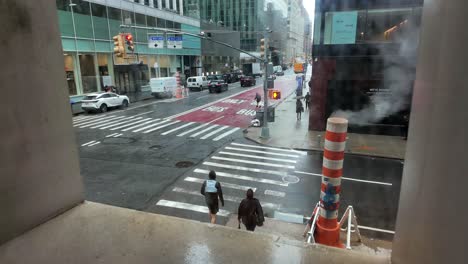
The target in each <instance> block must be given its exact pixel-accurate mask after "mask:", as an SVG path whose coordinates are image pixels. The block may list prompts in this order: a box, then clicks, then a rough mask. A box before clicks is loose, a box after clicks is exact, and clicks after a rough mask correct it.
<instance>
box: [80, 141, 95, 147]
mask: <svg viewBox="0 0 468 264" xmlns="http://www.w3.org/2000/svg"><path fill="white" fill-rule="evenodd" d="M94 142H96V140H93V141H90V142H87V143H84V144H83V145H81V146H82V147H84V146H87V145H89V144H93V143H94Z"/></svg>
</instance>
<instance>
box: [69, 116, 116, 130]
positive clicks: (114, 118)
mask: <svg viewBox="0 0 468 264" xmlns="http://www.w3.org/2000/svg"><path fill="white" fill-rule="evenodd" d="M122 118H124V117H123V116H116V117H111V118H108V119H106V120H97V121H93V122H90V123H87V124H84V123H83V124H81V125H78V126H79V127H80V128H85V127H90V126H94V125H96V124H106V123H110V122H112V121H114V120H117V119H122Z"/></svg>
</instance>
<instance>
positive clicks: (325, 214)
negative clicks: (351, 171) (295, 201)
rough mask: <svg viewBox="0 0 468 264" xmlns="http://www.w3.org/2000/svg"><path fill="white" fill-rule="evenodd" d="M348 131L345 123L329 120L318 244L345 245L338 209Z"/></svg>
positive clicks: (316, 238)
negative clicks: (341, 237) (342, 241)
mask: <svg viewBox="0 0 468 264" xmlns="http://www.w3.org/2000/svg"><path fill="white" fill-rule="evenodd" d="M347 130H348V120H346V119H344V118H337V117H332V118H328V120H327V131H326V132H325V142H324V152H323V165H322V175H323V176H322V185H321V192H320V211H319V218H318V222H317V232H316V234H315V241H316V242H317V243H320V244H324V245H328V246H334V247H341V248H343V247H344V245H343V244H342V243H341V242H340V227H339V223H338V209H339V207H340V193H341V176H343V158H344V150H345V145H346V132H347Z"/></svg>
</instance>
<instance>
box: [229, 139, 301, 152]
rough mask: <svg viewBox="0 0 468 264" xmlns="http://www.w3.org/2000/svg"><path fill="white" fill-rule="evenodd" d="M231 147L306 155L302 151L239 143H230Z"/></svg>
mask: <svg viewBox="0 0 468 264" xmlns="http://www.w3.org/2000/svg"><path fill="white" fill-rule="evenodd" d="M231 145H234V146H242V147H248V148H257V149H269V150H276V151H284V152H293V153H297V154H301V155H307V152H304V151H299V150H294V149H280V148H271V147H264V146H256V145H247V144H241V143H234V142H233V143H231Z"/></svg>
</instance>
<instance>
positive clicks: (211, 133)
mask: <svg viewBox="0 0 468 264" xmlns="http://www.w3.org/2000/svg"><path fill="white" fill-rule="evenodd" d="M226 128H228V127H227V126H222V127H220V128H218V129H216V130H215V131H211V132H210V133H208V134H206V135H204V136H203V137H201V138H200V139H207V138H209V137H211V136H213V135H215V134H216V133H219V132H221V131H223V130H224V129H226Z"/></svg>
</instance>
